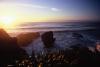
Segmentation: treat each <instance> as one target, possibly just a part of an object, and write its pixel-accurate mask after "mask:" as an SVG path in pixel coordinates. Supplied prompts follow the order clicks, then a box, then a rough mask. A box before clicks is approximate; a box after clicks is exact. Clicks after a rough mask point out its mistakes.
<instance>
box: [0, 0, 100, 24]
mask: <svg viewBox="0 0 100 67" xmlns="http://www.w3.org/2000/svg"><path fill="white" fill-rule="evenodd" d="M99 18H100V0H0V24H1V23H2V24H3V23H4V24H9V25H11V24H20V23H29V22H44V21H45V22H47V21H49V22H50V21H53V22H55V21H56V22H61V21H67V20H82V21H83V20H99V21H100V19H99Z"/></svg>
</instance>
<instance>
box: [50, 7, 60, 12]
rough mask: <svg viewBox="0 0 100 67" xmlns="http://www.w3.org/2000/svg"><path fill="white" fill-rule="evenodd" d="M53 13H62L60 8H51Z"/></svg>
mask: <svg viewBox="0 0 100 67" xmlns="http://www.w3.org/2000/svg"><path fill="white" fill-rule="evenodd" d="M51 10H52V11H55V12H58V11H61V10H60V9H58V8H51Z"/></svg>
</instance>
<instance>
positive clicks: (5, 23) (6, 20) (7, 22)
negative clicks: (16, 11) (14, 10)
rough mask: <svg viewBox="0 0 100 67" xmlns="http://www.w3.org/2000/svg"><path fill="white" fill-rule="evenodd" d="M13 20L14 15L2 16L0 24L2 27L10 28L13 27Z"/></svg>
mask: <svg viewBox="0 0 100 67" xmlns="http://www.w3.org/2000/svg"><path fill="white" fill-rule="evenodd" d="M14 21H15V17H13V16H4V17H1V18H0V24H1V27H3V28H11V27H13V24H14Z"/></svg>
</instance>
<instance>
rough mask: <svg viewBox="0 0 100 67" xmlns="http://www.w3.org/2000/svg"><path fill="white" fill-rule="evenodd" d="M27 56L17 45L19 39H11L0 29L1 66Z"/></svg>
mask: <svg viewBox="0 0 100 67" xmlns="http://www.w3.org/2000/svg"><path fill="white" fill-rule="evenodd" d="M23 55H27V54H26V52H25V51H24V50H23V49H21V48H20V47H19V46H18V44H17V38H12V37H10V36H9V35H8V34H7V33H6V32H5V31H4V30H3V29H0V65H2V64H4V65H6V64H9V63H13V62H14V60H16V59H19V58H22V57H23Z"/></svg>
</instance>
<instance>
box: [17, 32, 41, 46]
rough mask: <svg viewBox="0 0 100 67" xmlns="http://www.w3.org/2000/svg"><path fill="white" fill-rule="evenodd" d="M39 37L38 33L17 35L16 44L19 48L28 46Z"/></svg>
mask: <svg viewBox="0 0 100 67" xmlns="http://www.w3.org/2000/svg"><path fill="white" fill-rule="evenodd" d="M39 36H40V34H39V33H26V34H19V35H18V36H17V40H18V41H17V42H18V45H19V46H24V47H25V46H28V45H29V44H30V43H32V41H34V40H35V39H37V38H38V37H39Z"/></svg>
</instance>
